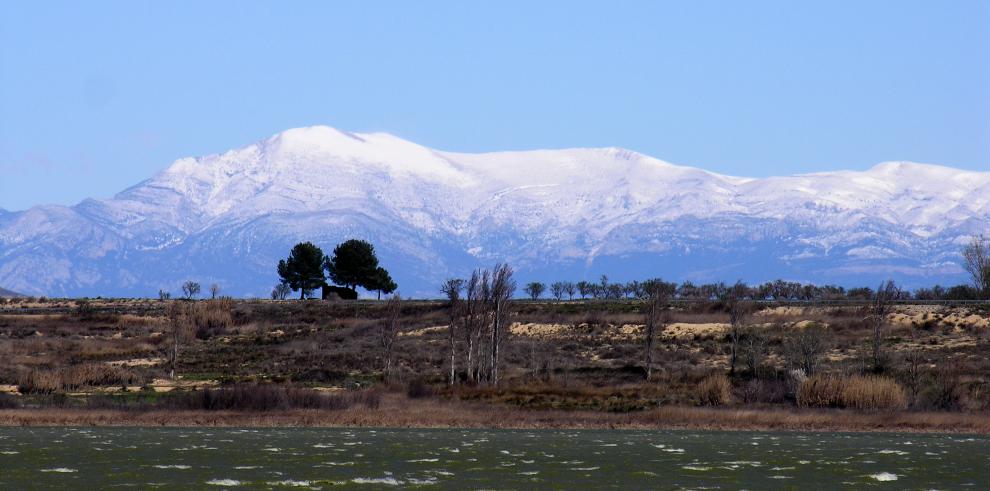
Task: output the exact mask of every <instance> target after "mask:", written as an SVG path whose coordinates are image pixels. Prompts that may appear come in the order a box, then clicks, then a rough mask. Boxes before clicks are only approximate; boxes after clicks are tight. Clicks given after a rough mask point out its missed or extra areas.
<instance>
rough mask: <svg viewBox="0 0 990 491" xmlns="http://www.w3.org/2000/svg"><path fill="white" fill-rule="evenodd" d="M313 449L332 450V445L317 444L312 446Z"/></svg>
mask: <svg viewBox="0 0 990 491" xmlns="http://www.w3.org/2000/svg"><path fill="white" fill-rule="evenodd" d="M313 448H333V444H332V443H317V444H315V445H313Z"/></svg>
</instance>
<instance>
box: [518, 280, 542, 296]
mask: <svg viewBox="0 0 990 491" xmlns="http://www.w3.org/2000/svg"><path fill="white" fill-rule="evenodd" d="M546 288H547V287H546V286H545V285H544V284H543V283H540V282H539V281H534V282H532V283H527V284H526V287H525V288H523V291H525V292H526V295H529V298H530V299H532V300H537V299H539V298H540V297H541V296H543V291H544V290H546Z"/></svg>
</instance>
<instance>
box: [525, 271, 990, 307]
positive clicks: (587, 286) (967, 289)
mask: <svg viewBox="0 0 990 491" xmlns="http://www.w3.org/2000/svg"><path fill="white" fill-rule="evenodd" d="M668 285H669V288H670V289H671V290H672V291H673V293H672V295H671V297H672V298H673V299H678V300H709V301H718V300H720V299H722V298H724V297H725V295H726V293H727V292H728V291H729V290H730V289H732V288H740V289H741V291H742V292H743V293H742V298H743V299H745V300H768V301H822V300H858V301H865V300H870V299H871V298H873V297H874V295H875V293H876V292H875V291H874V290H873V289H872V288H870V287H858V288H849V289H846V288H844V287H841V286H837V285H812V284H802V283H797V282H793V281H784V280H776V281H770V282H766V283H763V284H760V285H753V286H751V285H747V284H745V283H741V282H740V283H737V284H732V285H730V284H726V283H724V282H718V283H704V284H695V283H693V282H690V281H685V282H683V283H681V284H677V283H669V284H668ZM646 287H647V281H639V280H634V281H629V282H625V283H622V282H610V281H609V279H608V277H607V276H605V275H602V277H601V279H600V280H599V281H598V282H596V283H592V282H588V281H578V282H572V281H555V282H553V283H550V285H549V287H548V286H547V284H545V283H542V282H538V281H534V282H530V283H527V284H526V286H525V287H523V292H524V293H525V294H526V297H528V298H530V299H532V300H539V299H541V298H553V299H556V300H574V299H575V298H577V299H588V298H592V299H610V300H618V299H640V300H643V299H646V298H647V297H648V296H649V293H648V292H647V289H646ZM737 291H739V290H737ZM988 292H990V290H988ZM983 298H988V295H987V293H986V292H981V291H980V290H977V289H976V288H975V287H974V286H972V285H956V286H952V287H948V288H946V287H943V286H941V285H935V286H933V287H931V288H919V289H917V290H915V291H914V292H911V291H908V290H901V291H899V292H898V298H897V299H896V300H980V299H983Z"/></svg>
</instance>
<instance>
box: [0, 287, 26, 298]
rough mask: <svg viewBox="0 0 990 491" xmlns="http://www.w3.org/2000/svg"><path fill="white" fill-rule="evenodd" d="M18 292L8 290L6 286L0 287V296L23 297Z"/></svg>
mask: <svg viewBox="0 0 990 491" xmlns="http://www.w3.org/2000/svg"><path fill="white" fill-rule="evenodd" d="M23 296H24V295H21V294H20V293H17V292H14V291H10V290H8V289H6V288H0V298H11V297H23Z"/></svg>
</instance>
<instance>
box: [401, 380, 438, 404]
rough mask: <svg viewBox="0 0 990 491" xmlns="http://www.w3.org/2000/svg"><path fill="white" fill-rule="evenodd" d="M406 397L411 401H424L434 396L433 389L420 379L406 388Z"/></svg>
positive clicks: (411, 382) (413, 381)
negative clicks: (425, 398) (423, 399)
mask: <svg viewBox="0 0 990 491" xmlns="http://www.w3.org/2000/svg"><path fill="white" fill-rule="evenodd" d="M406 395H407V396H409V398H410V399H422V398H424V397H430V396H432V395H433V388H432V387H430V386H429V385H428V384H426V383H425V382H423V381H422V380H420V379H414V380H412V381H410V382H409V384H408V385H407V386H406Z"/></svg>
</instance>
